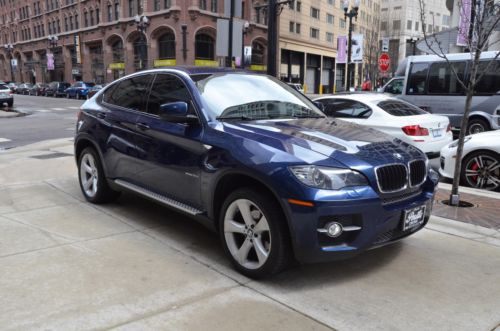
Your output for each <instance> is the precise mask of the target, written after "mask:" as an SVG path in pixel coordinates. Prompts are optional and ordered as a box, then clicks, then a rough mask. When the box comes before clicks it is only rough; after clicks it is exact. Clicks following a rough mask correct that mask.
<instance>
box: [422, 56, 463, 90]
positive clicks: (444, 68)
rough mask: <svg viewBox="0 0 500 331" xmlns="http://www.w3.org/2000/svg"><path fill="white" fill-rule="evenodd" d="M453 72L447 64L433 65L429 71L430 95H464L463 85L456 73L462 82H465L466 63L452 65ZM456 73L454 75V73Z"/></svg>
mask: <svg viewBox="0 0 500 331" xmlns="http://www.w3.org/2000/svg"><path fill="white" fill-rule="evenodd" d="M451 66H452V67H453V70H452V69H451V68H450V66H449V65H448V63H446V62H438V63H433V64H432V65H431V67H430V70H429V87H428V92H429V94H462V93H463V88H462V85H461V84H460V83H459V82H458V80H457V77H456V75H455V73H457V75H458V77H459V78H460V80H461V81H463V80H464V75H465V67H466V63H465V61H464V62H454V63H451ZM453 71H454V72H455V73H454V72H453Z"/></svg>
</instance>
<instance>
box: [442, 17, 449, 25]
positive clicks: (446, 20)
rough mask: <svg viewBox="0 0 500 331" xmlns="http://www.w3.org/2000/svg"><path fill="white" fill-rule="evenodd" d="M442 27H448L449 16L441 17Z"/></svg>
mask: <svg viewBox="0 0 500 331" xmlns="http://www.w3.org/2000/svg"><path fill="white" fill-rule="evenodd" d="M443 25H444V26H450V16H448V15H443Z"/></svg>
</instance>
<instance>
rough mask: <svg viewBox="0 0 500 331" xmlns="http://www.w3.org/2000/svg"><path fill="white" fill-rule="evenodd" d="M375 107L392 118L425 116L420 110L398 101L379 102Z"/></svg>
mask: <svg viewBox="0 0 500 331" xmlns="http://www.w3.org/2000/svg"><path fill="white" fill-rule="evenodd" d="M377 106H379V107H380V108H382V109H383V110H385V112H387V113H389V114H390V115H393V116H413V115H424V114H427V113H426V112H425V111H423V110H422V109H420V108H418V107H416V106H414V105H412V104H409V103H406V102H403V101H399V100H387V101H380V102H379V103H378V104H377Z"/></svg>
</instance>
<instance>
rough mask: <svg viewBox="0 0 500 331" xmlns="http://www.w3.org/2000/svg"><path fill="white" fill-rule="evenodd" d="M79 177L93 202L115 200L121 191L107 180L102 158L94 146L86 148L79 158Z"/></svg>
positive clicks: (85, 195)
mask: <svg viewBox="0 0 500 331" xmlns="http://www.w3.org/2000/svg"><path fill="white" fill-rule="evenodd" d="M78 179H79V182H80V188H81V190H82V193H83V196H84V197H85V199H86V200H87V201H89V202H92V203H96V204H99V203H106V202H110V201H113V200H115V199H116V198H118V196H119V195H120V193H119V192H117V191H114V190H113V189H111V188H110V187H109V185H108V183H107V182H106V176H105V174H104V171H103V168H102V165H101V160H100V158H99V155H98V154H97V152H96V151H95V149H94V148H91V147H87V148H85V149H84V150H83V151H82V153H81V154H80V157H79V158H78Z"/></svg>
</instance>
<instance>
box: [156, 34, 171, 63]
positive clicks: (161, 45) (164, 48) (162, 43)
mask: <svg viewBox="0 0 500 331" xmlns="http://www.w3.org/2000/svg"><path fill="white" fill-rule="evenodd" d="M158 51H159V58H160V59H162V60H163V59H175V36H174V34H173V33H171V32H169V33H166V34H164V35H163V36H161V37H160V38H159V39H158Z"/></svg>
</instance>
